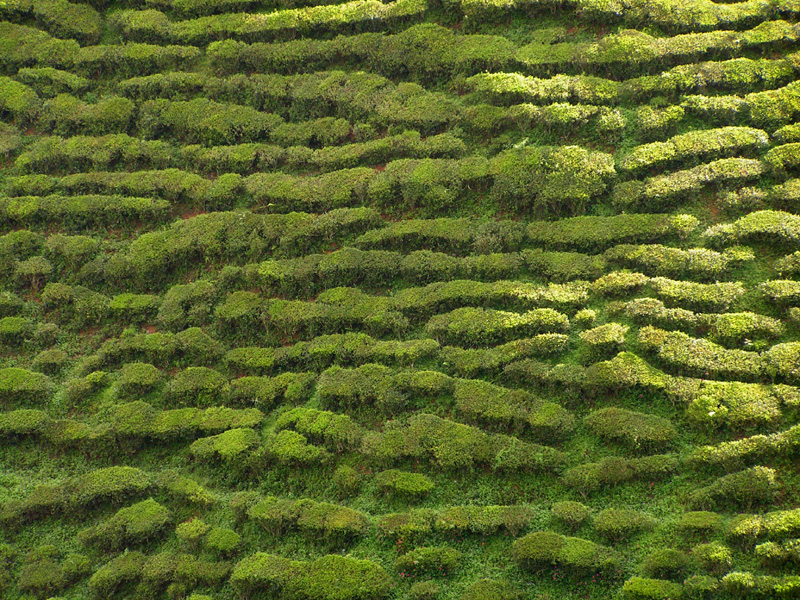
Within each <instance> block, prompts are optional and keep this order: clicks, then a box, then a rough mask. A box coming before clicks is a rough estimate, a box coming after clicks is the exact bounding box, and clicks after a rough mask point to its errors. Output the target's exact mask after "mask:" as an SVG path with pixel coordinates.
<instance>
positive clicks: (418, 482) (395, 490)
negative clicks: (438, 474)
mask: <svg viewBox="0 0 800 600" xmlns="http://www.w3.org/2000/svg"><path fill="white" fill-rule="evenodd" d="M375 483H376V484H377V485H378V488H379V489H380V490H382V491H383V492H384V493H386V494H394V495H397V496H400V497H406V498H411V499H416V498H420V497H423V496H426V495H428V494H429V493H430V491H431V490H432V489H433V488H434V483H433V481H431V479H430V478H429V477H427V476H425V475H423V474H422V473H408V472H406V471H400V470H398V469H389V470H387V471H381V472H380V473H378V474H377V475H376V476H375Z"/></svg>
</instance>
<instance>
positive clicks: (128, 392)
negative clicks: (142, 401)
mask: <svg viewBox="0 0 800 600" xmlns="http://www.w3.org/2000/svg"><path fill="white" fill-rule="evenodd" d="M160 382H161V371H159V370H158V369H157V368H155V367H154V366H153V365H151V364H148V363H141V362H135V363H127V364H125V365H123V366H122V369H121V370H120V373H119V378H118V379H117V381H116V384H115V387H116V390H117V394H118V395H119V397H120V398H128V399H133V398H138V397H139V396H144V395H145V394H148V393H149V392H151V391H153V389H154V388H155V387H156V386H157V385H158V384H159V383H160Z"/></svg>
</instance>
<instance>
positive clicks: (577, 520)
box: [550, 500, 589, 529]
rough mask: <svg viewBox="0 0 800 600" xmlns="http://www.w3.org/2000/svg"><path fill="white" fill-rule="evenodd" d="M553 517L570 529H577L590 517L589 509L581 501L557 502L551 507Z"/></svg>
mask: <svg viewBox="0 0 800 600" xmlns="http://www.w3.org/2000/svg"><path fill="white" fill-rule="evenodd" d="M550 513H551V514H552V515H553V518H554V519H556V520H557V521H560V522H561V523H564V525H566V526H567V527H569V528H570V529H577V528H578V527H580V526H581V525H582V524H583V523H584V522H585V521H586V520H587V519H588V518H589V509H588V508H587V507H586V506H584V505H583V504H581V503H580V502H572V501H569V500H567V501H564V502H556V503H555V504H553V507H552V508H551V509H550Z"/></svg>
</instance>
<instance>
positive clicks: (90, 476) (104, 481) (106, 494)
mask: <svg viewBox="0 0 800 600" xmlns="http://www.w3.org/2000/svg"><path fill="white" fill-rule="evenodd" d="M151 485H152V482H151V479H150V477H149V475H148V474H147V473H144V472H143V471H141V470H139V469H136V468H133V467H108V468H105V469H97V470H95V471H91V472H89V473H87V474H86V475H80V476H78V477H75V478H72V479H66V480H64V481H62V482H61V483H58V484H55V485H41V486H38V487H36V488H35V489H34V490H33V491H32V492H30V494H29V495H28V496H27V497H26V498H25V499H24V500H21V501H11V502H7V503H6V504H4V505H3V506H2V511H0V517H1V518H2V519H3V520H4V521H6V522H9V521H13V520H19V519H35V518H41V517H43V516H45V515H48V514H52V513H63V512H66V511H69V510H77V509H81V510H82V509H86V508H89V507H91V506H93V505H96V504H98V503H101V502H113V503H118V502H120V501H122V500H124V499H126V498H128V497H131V496H136V495H140V494H142V493H144V492H145V491H147V490H148V489H149V488H150V487H151Z"/></svg>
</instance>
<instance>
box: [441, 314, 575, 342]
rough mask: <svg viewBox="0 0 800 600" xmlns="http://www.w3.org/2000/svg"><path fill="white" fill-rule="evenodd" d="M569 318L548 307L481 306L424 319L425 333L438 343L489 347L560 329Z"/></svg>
mask: <svg viewBox="0 0 800 600" xmlns="http://www.w3.org/2000/svg"><path fill="white" fill-rule="evenodd" d="M568 328H569V320H568V319H567V318H566V316H564V315H563V314H561V313H559V312H558V311H556V310H553V309H551V308H540V309H535V310H532V311H529V312H526V313H522V314H519V313H512V312H506V311H499V310H492V309H483V308H458V309H456V310H454V311H452V312H449V313H445V314H441V315H437V316H435V317H433V318H431V320H430V321H428V324H427V325H426V326H425V329H426V332H427V333H428V334H429V335H430V336H431V337H434V338H437V339H438V341H439V342H440V343H450V344H455V345H462V346H468V347H474V346H479V347H480V346H489V345H493V344H497V343H502V342H507V341H509V340H512V339H515V338H520V337H529V336H531V335H535V334H537V333H544V332H560V331H565V330H566V329H568Z"/></svg>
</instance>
